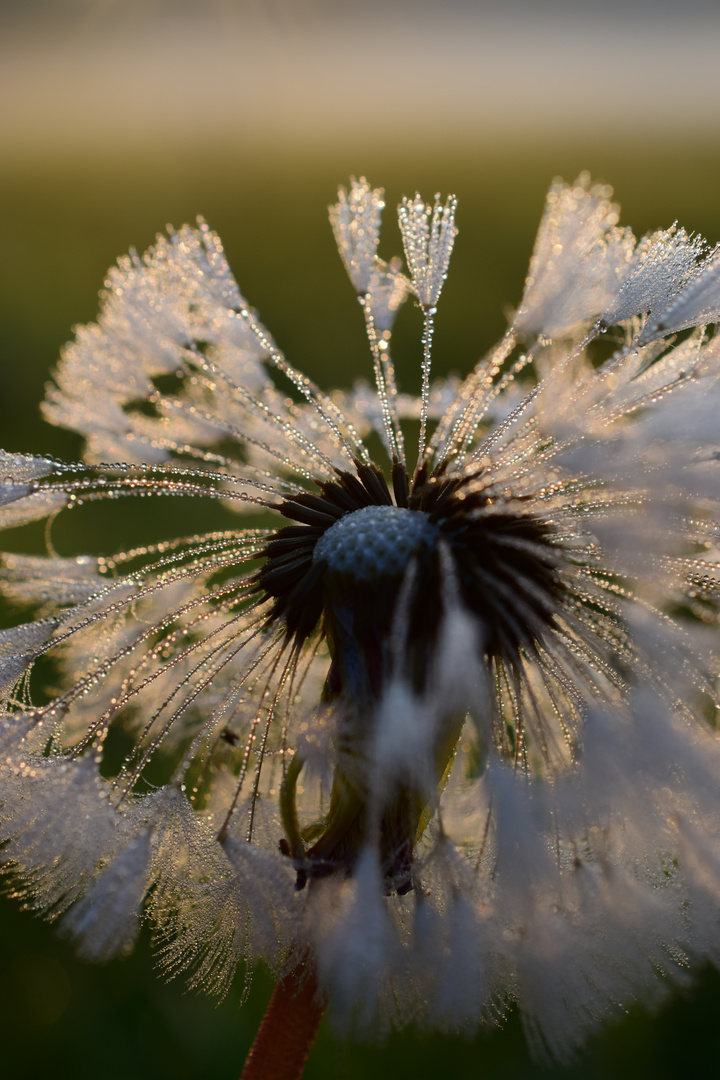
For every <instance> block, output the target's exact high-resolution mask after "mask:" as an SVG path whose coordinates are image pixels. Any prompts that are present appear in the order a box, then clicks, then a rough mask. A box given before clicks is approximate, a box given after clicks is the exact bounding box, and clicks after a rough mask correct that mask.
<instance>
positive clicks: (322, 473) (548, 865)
mask: <svg viewBox="0 0 720 1080" xmlns="http://www.w3.org/2000/svg"><path fill="white" fill-rule="evenodd" d="M610 200H611V192H610V191H609V189H607V188H605V187H601V186H593V185H592V184H591V183H590V181H589V179H588V178H587V177H585V176H583V177H581V178H580V179H579V180H578V181H577V182H576V183H575V184H574V185H570V186H568V185H564V184H562V183H559V182H558V183H556V184H555V185H554V186H553V187H552V188H551V190H550V193H549V195H548V198H547V203H546V208H545V213H544V216H543V219H542V222H541V225H540V231H539V234H538V238H537V241H536V244H535V249H534V252H533V256H532V261H531V265H530V270H529V275H528V277H527V280H526V284H525V289H524V293H523V295H522V297H521V298H520V301H519V303H518V306H517V308H516V310H515V313H514V316H513V317H512V319H511V321H510V325H509V328H508V330H507V332H506V334H505V336H504V337H503V339H502V340H501V341H500V342H499V344H497V345H496V346H495V347H494V348H493V349H492V350H491V351H490V353H489V354H488V355H487V356H485V357H484V358H483V359H481V360H480V361H479V363H478V364H477V366H476V367H475V369H474V370H473V371H471V372H470V374H469V375H467V376H466V377H465V378H464V380H462V381H461V380H459V379H455V378H451V379H448V380H437V379H434V378H433V374H432V369H431V358H432V344H433V330H434V325H435V321H436V319H437V318H441V317H442V313H441V309H440V313H439V314H438V307H439V305H440V303H441V299H442V290H443V285H444V282H445V279H446V276H447V273H448V268H449V265H450V261H451V255H452V250H453V245H454V242H455V238H456V233H457V229H456V224H455V219H456V204H455V200H454V199H453V198H449V199H447V200H445V201H443V200H442V199H440V197H436V198H435V200H434V201H432V202H426V201H424V199H422V198H421V197H420V196H419V195H416V196H414V197H412V198H406V199H404V200H403V201H402V203H401V205H400V207H399V224H400V231H401V234H402V241H403V247H404V264H403V262H402V261H401V260H400V259H399V258H398V259H394V260H392V261H390V262H384V261H382V260H381V259H380V258H378V256H377V246H378V238H379V233H380V224H381V214H382V211H383V209H384V200H383V193H382V191H381V190H378V189H372V188H371V187H370V185H369V184H368V183H366V181H365V180H361V181H359V182H356V181H353V182H352V184H351V187H350V188H349V190H344V189H341V190H340V193H339V200H338V202H337V203H336V205H334V206H333V207H331V210H330V220H331V225H332V228H333V231H334V234H335V238H336V240H337V244H338V248H339V251H340V255H341V258H342V262H343V263H344V266H345V269H346V271H347V274H348V276H349V278H350V282H351V284H352V287H353V288H354V290H355V292H356V294H357V297H358V300H359V311H358V315H359V324H360V325H361V324H362V323H363V322H364V326H365V331H366V334H367V339H368V343H369V356H370V360H371V363H372V369H373V376H374V386H373V388H372V390H371V389H370V388H369V387H368V385H367V383H361V384H357V385H356V386H355V388H353V389H350V390H347V389H346V390H344V391H342V392H340V391H332V390H327V389H324V388H323V389H321V388H320V387H318V386H316V385H315V384H314V383H313V382H312V381H311V380H310V379H308V378H307V377H306V376H305V375H303V374H302V373H301V372H299V371H298V370H297V369H296V368H295V367H294V366H293V365H292V363H291V361H290V360H288V359H287V358H286V357H285V356H284V355H283V353H282V352H281V351H280V349H279V348H278V346H277V345H276V343H275V341H274V340H273V338H272V337H271V335H270V333H269V331H268V330H266V329H265V327H264V325H263V324H262V323H261V322H260V320H259V317H258V315H257V314H256V312H255V311H254V310H253V308H252V307H250V306H249V304H248V303H247V301H246V300H245V299H244V297H243V296H242V295H241V293H240V292H239V290H238V287H237V285H236V284H235V281H234V278H233V277H232V275H231V272H230V270H229V268H228V265H227V262H226V260H225V256H224V253H223V249H222V246H221V244H220V241H219V239H218V237H217V236H216V235H215V234H214V233H213V232H212V231H210V229H209V228H208V226H207V225H206V224H205V223H204V222H202V221H201V222H200V223H199V224H198V227H197V228H189V227H184V228H182V229H180V231H179V232H170V233H169V235H168V236H166V237H160V238H159V239H158V241H157V243H156V245H155V246H154V247H153V248H151V249H150V250H149V251H148V252H147V253H146V254H145V255H144V256H142V257H139V256H137V255H136V254H131V255H130V256H128V257H127V258H124V259H121V260H120V262H119V263H118V265H117V267H115V268H114V269H112V270H111V271H110V273H109V276H108V279H107V282H106V285H105V291H104V293H103V296H102V306H101V311H100V315H99V317H98V321H97V323H95V324H93V325H91V326H86V327H83V328H81V329H80V330H78V331H77V335H76V338H75V341H74V342H73V343H72V344H71V345H69V346H68V347H67V349H66V350H65V353H64V355H63V357H62V359H61V361H60V364H59V366H58V368H57V370H56V372H55V378H54V382H53V384H52V385H51V387H50V388H49V390H48V394H47V398H46V401H45V404H44V406H43V408H44V415H45V417H46V419H47V420H49V421H50V422H51V423H54V424H57V425H60V426H62V427H66V428H70V429H72V430H74V431H76V432H79V433H80V434H81V435H82V436H83V437H84V440H85V456H84V459H83V460H82V461H80V462H71V463H64V462H60V461H55V460H52V459H50V458H44V457H34V456H32V457H31V456H26V455H22V454H16V453H4V454H2V457H1V458H0V524H2V526H3V527H6V528H9V527H15V526H18V525H22V524H25V523H29V522H33V521H41V520H43V519H45V520H46V521H47V529H46V536H47V554H46V555H45V556H34V555H33V556H30V555H21V554H12V553H7V554H5V555H4V556H3V560H2V566H1V568H0V589H2V592H3V593H4V595H5V596H6V597H7V598H9V600H11V601H12V602H13V603H14V604H16V605H21V606H22V609H23V611H25V612H28V613H29V614H28V616H27V618H28V621H25V622H22V623H21V624H20V625H18V626H15V627H13V628H11V629H7V630H2V631H0V690H1V691H2V716H0V784H1V788H0V802H1V804H2V838H3V840H4V843H3V847H2V857H3V859H4V862H5V870H6V880H7V881H8V882H9V883H11V889H12V892H13V893H14V894H15V895H16V896H18V897H19V898H20V899H21V900H22V902H23V903H24V904H25V905H26V906H29V907H30V908H33V909H35V910H37V911H39V912H42V913H44V914H45V915H46V916H47V917H49V918H52V919H55V920H57V922H58V924H59V927H60V929H61V932H63V933H64V934H65V935H67V936H69V937H70V938H72V939H73V940H74V942H75V943H76V946H77V949H78V950H79V952H80V954H81V955H82V956H84V957H86V958H88V959H91V960H106V959H109V958H110V957H112V956H115V955H118V954H123V953H125V952H127V951H129V950H130V949H132V947H133V945H134V942H135V940H136V938H137V935H138V932H139V930H140V927H141V925H142V924H143V923H144V922H147V923H148V924H149V925H150V927H151V933H152V935H153V938H154V941H155V945H156V948H157V951H158V955H159V958H160V961H161V964H162V966H163V968H164V970H165V971H166V972H167V973H168V974H169V975H177V974H184V975H185V976H186V978H187V979H188V980H189V982H190V984H191V985H192V986H198V987H203V988H206V989H207V990H209V991H211V992H213V993H215V994H219V995H222V994H223V993H224V992H225V991H226V990H227V988H228V986H229V984H230V982H231V980H232V978H233V976H234V975H235V973H236V971H237V969H238V967H241V968H245V967H247V969H248V970H250V969H251V968H252V965H253V964H254V963H255V962H256V961H260V960H262V961H264V962H265V963H267V964H268V965H269V966H270V967H271V969H272V970H273V972H274V973H275V976H276V979H277V987H276V990H275V992H274V995H273V998H272V1000H271V1002H270V1004H269V1006H268V1010H267V1013H266V1016H265V1020H264V1021H263V1025H262V1027H261V1029H260V1031H259V1033H258V1036H257V1039H256V1042H255V1045H254V1047H253V1050H252V1051H251V1054H250V1057H249V1059H248V1061H247V1063H246V1065H245V1071H244V1072H243V1076H244V1077H245V1078H246V1080H252V1078H253V1077H256V1078H257V1077H262V1078H264V1080H272V1078H273V1077H276V1078H285V1080H290V1078H293V1077H299V1076H300V1075H301V1073H302V1069H303V1064H304V1061H305V1058H306V1055H307V1053H308V1051H309V1048H310V1046H311V1045H312V1041H313V1039H314V1035H315V1031H316V1029H317V1025H318V1023H319V1021H320V1018H321V1016H322V1015H323V1013H324V1011H325V1010H326V1009H327V1011H328V1015H329V1017H330V1021H331V1023H333V1024H334V1025H335V1027H336V1029H337V1030H338V1031H340V1032H341V1033H348V1034H354V1033H359V1034H361V1035H362V1034H363V1033H365V1034H372V1035H373V1036H374V1037H377V1035H378V1033H380V1035H382V1032H383V1031H384V1030H385V1029H386V1028H387V1027H388V1026H389V1025H396V1026H397V1025H402V1024H404V1023H407V1022H408V1021H410V1020H412V1021H417V1022H419V1023H421V1024H422V1025H424V1026H426V1027H436V1028H440V1029H443V1030H448V1031H457V1030H461V1029H462V1030H474V1029H476V1028H477V1027H479V1026H481V1025H484V1024H493V1023H497V1022H498V1021H499V1020H500V1019H501V1018H502V1016H503V1015H504V1013H505V1012H506V1010H507V1008H508V1007H509V1005H511V1004H513V1003H515V1004H516V1005H517V1007H518V1009H519V1011H520V1014H521V1016H522V1019H523V1024H524V1028H525V1032H526V1035H527V1038H528V1041H529V1043H530V1045H531V1047H532V1049H533V1050H534V1051H535V1053H537V1054H538V1055H540V1056H541V1057H542V1056H545V1057H550V1058H553V1059H557V1060H560V1061H563V1060H567V1059H568V1058H569V1057H571V1056H572V1054H573V1053H574V1052H575V1051H576V1050H577V1048H578V1047H579V1046H580V1045H581V1044H582V1043H583V1041H584V1040H585V1039H586V1038H587V1037H588V1035H589V1034H590V1033H592V1032H593V1031H594V1030H595V1029H596V1028H597V1027H598V1025H600V1024H601V1023H603V1022H605V1021H606V1020H607V1019H608V1018H612V1017H613V1016H619V1015H621V1014H622V1013H623V1012H624V1011H625V1010H626V1009H627V1008H628V1007H629V1006H630V1005H631V1004H632V1003H633V1002H636V1001H641V1002H643V1003H645V1004H649V1005H653V1004H655V1003H656V1002H658V1001H660V1000H661V999H662V998H663V996H664V995H666V994H667V993H668V992H669V990H670V989H671V988H672V986H673V985H677V984H678V983H685V982H687V981H688V980H689V979H690V978H691V976H692V972H693V971H694V970H696V969H697V968H698V967H699V966H700V965H702V964H704V963H706V962H707V961H708V960H709V961H712V962H715V963H718V962H720V914H719V909H718V898H719V896H720V743H719V741H718V735H717V733H716V725H717V715H718V712H717V710H718V685H717V683H718V673H719V672H720V632H719V630H718V617H719V604H720V573H719V571H718V564H719V563H720V539H719V537H718V522H719V521H720V469H719V466H718V462H719V460H720V426H719V423H718V416H719V414H720V345H719V343H718V339H717V337H716V336H714V335H713V331H712V329H711V327H712V324H714V323H715V322H718V321H720V252H718V251H717V249H713V248H710V247H709V246H708V245H707V244H706V243H705V242H704V241H703V240H702V239H700V238H697V237H691V236H688V234H687V233H686V232H685V231H684V230H683V229H681V228H679V227H677V226H673V227H672V228H670V229H667V230H665V231H661V232H656V233H653V234H651V235H648V236H645V237H643V238H642V239H640V240H636V239H635V237H634V236H633V234H632V233H631V231H630V230H629V229H628V228H625V227H622V226H620V225H619V224H618V210H617V207H616V206H615V205H614V204H613V203H612V202H611V201H610ZM406 302H411V303H415V304H416V305H418V306H419V308H420V311H421V314H422V321H423V330H422V341H421V348H422V364H421V372H420V382H421V393H420V396H419V397H417V398H415V397H413V396H410V395H408V394H406V393H404V392H402V388H401V387H398V385H397V382H396V377H395V370H394V367H393V361H392V355H391V345H392V330H393V324H394V320H395V317H396V315H397V313H398V311H399V310H400V308H401V307H402V305H403V304H404V303H406ZM359 329H360V326H359ZM446 366H448V365H446ZM339 381H342V379H341V378H340V377H339ZM161 497H166V498H186V497H193V498H195V499H207V500H216V501H219V502H220V503H221V504H222V506H223V507H224V508H226V510H227V513H226V514H225V518H226V520H227V527H226V528H225V529H223V530H217V529H215V530H211V531H205V532H202V531H200V532H192V533H189V534H188V535H182V536H178V537H167V538H165V539H164V540H163V541H162V542H159V543H152V544H150V543H148V544H146V545H143V546H137V547H135V548H133V549H131V550H126V551H116V550H112V551H104V552H102V553H98V552H92V551H90V552H79V553H78V554H77V555H76V556H75V557H66V556H62V557H61V556H59V555H57V554H56V553H55V551H54V548H53V546H52V527H53V522H54V521H55V519H56V517H57V516H58V515H61V514H67V513H68V512H69V511H70V510H72V509H73V508H74V507H76V506H79V505H82V504H92V509H93V510H94V512H95V513H97V514H98V515H102V514H103V508H104V507H106V506H107V502H108V500H117V499H125V498H145V499H159V498H161ZM213 520H216V519H215V518H213Z"/></svg>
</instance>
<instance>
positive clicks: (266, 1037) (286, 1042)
mask: <svg viewBox="0 0 720 1080" xmlns="http://www.w3.org/2000/svg"><path fill="white" fill-rule="evenodd" d="M324 1012H325V1001H324V999H323V998H322V996H321V995H320V994H319V992H318V985H317V979H316V977H315V974H314V972H313V970H312V969H311V968H308V967H307V966H306V965H305V964H304V963H299V964H298V965H297V967H295V968H294V969H293V970H292V971H291V972H289V973H288V974H287V975H285V976H284V977H283V978H282V979H281V980H280V982H279V983H278V984H277V986H276V987H275V989H274V990H273V994H272V997H271V998H270V1004H269V1005H268V1007H267V1010H266V1012H265V1016H264V1017H263V1020H262V1023H261V1024H260V1027H259V1029H258V1033H257V1035H256V1036H255V1041H254V1043H253V1044H252V1047H251V1049H250V1053H249V1054H248V1058H247V1061H246V1062H245V1068H244V1069H243V1071H242V1075H241V1077H240V1080H300V1077H301V1076H302V1073H303V1069H304V1067H305V1062H306V1061H307V1056H308V1054H309V1053H310V1049H311V1047H312V1044H313V1043H314V1041H315V1035H316V1034H317V1029H318V1027H319V1026H320V1021H321V1020H322V1016H323V1013H324Z"/></svg>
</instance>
